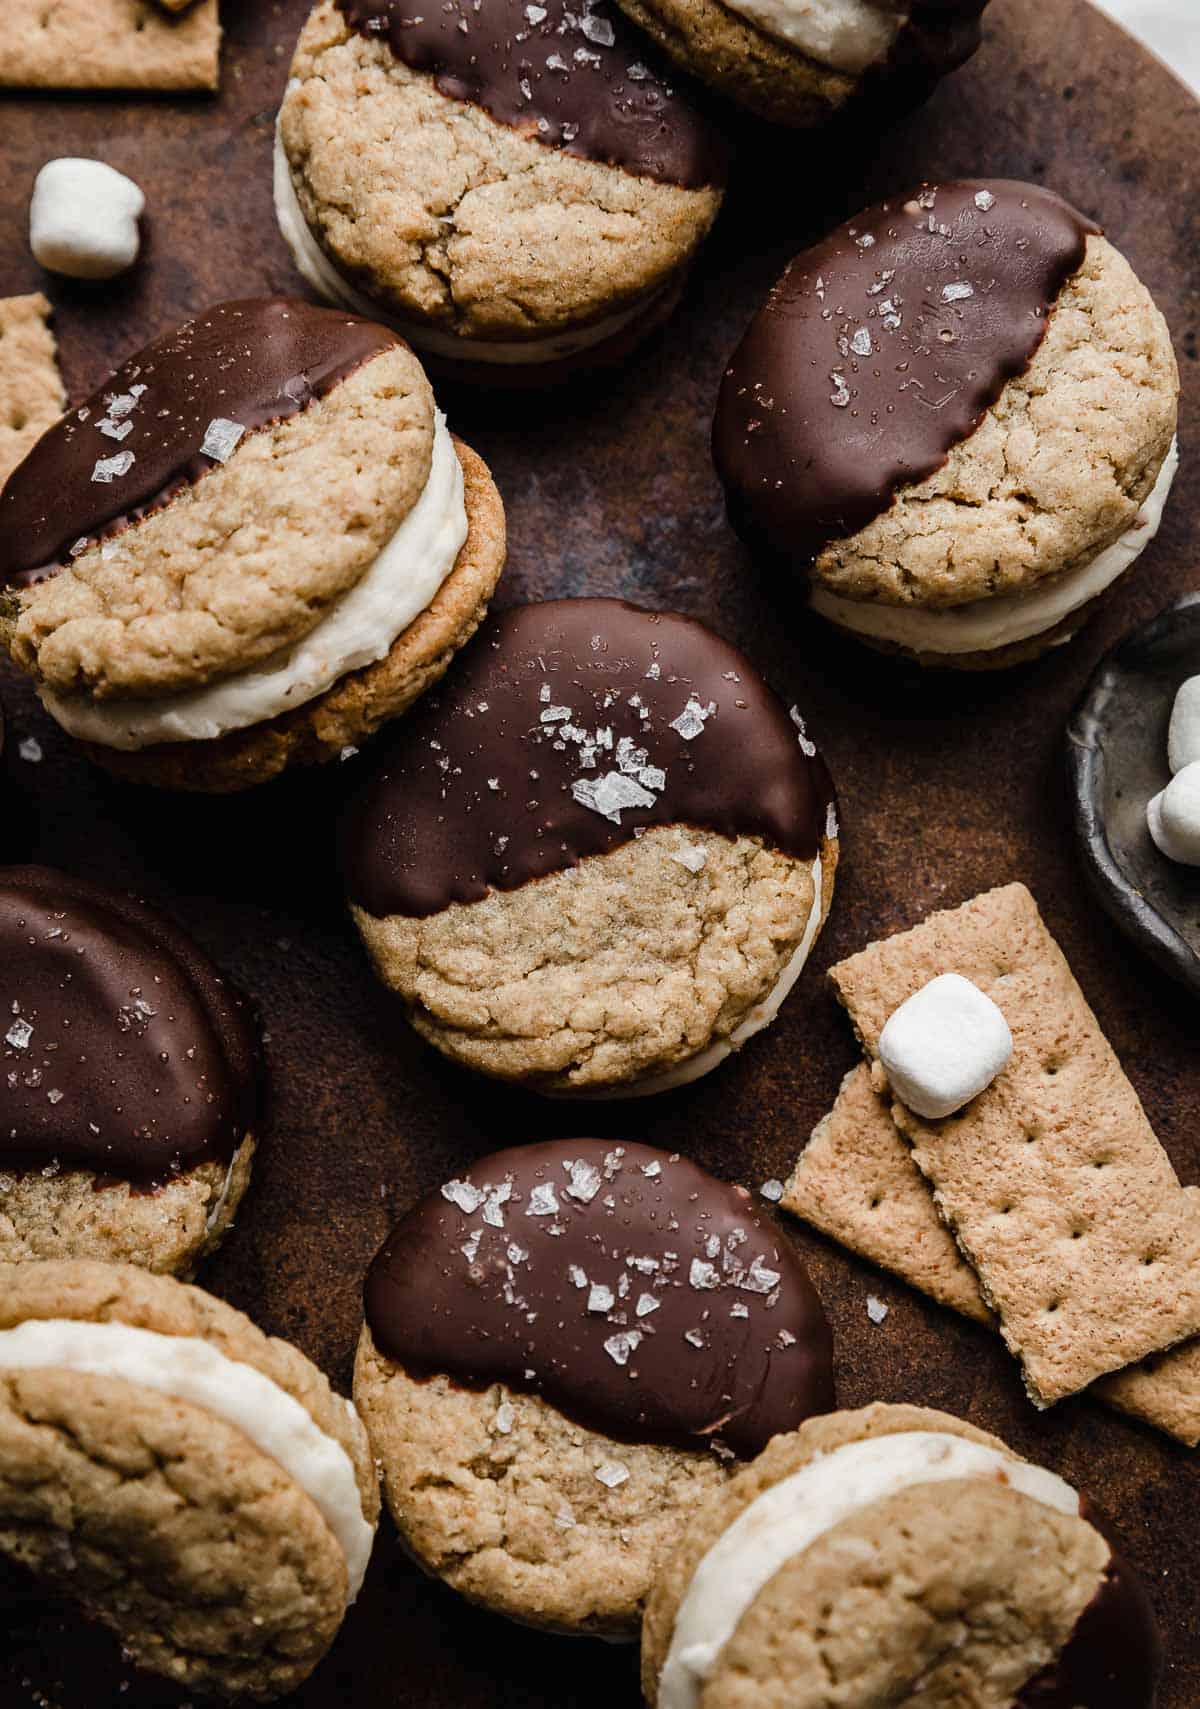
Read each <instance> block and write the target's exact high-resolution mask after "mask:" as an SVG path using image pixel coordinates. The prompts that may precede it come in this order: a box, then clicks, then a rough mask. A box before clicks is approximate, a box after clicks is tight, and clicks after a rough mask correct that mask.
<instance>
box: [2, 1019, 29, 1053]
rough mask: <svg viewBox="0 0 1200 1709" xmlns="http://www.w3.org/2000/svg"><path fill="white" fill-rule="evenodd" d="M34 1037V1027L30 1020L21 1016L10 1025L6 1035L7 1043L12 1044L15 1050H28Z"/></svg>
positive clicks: (5, 1040)
mask: <svg viewBox="0 0 1200 1709" xmlns="http://www.w3.org/2000/svg"><path fill="white" fill-rule="evenodd" d="M32 1037H33V1028H32V1027H31V1026H30V1024H29V1022H28V1021H26V1020H22V1019H21V1017H20V1016H18V1017H17V1019H16V1020H15V1021H14V1022H13V1024H12V1026H11V1027H9V1029H8V1031H7V1032H6V1033H5V1035H4V1042H5V1044H11V1045H12V1047H13V1049H14V1050H28V1049H29V1041H30V1039H31V1038H32Z"/></svg>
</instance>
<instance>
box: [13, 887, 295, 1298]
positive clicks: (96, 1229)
mask: <svg viewBox="0 0 1200 1709" xmlns="http://www.w3.org/2000/svg"><path fill="white" fill-rule="evenodd" d="M0 1014H2V1015H3V1020H2V1021H0V1026H3V1027H4V1028H5V1029H6V1030H5V1032H4V1034H3V1036H2V1037H0V1070H2V1072H0V1263H12V1262H14V1261H16V1260H22V1261H24V1260H35V1259H51V1258H96V1259H103V1260H104V1261H105V1262H108V1263H128V1264H137V1265H140V1266H141V1267H142V1268H144V1269H147V1270H156V1271H162V1272H168V1273H171V1274H174V1275H183V1276H185V1275H190V1274H191V1273H192V1271H193V1270H194V1269H195V1268H196V1265H197V1264H198V1263H199V1262H200V1260H201V1259H202V1258H203V1257H205V1256H206V1254H208V1253H209V1252H211V1251H213V1250H214V1248H215V1247H216V1246H218V1245H219V1244H220V1242H221V1240H222V1239H223V1238H224V1236H225V1234H226V1233H227V1232H228V1230H229V1228H230V1227H231V1226H232V1224H233V1220H234V1217H235V1216H236V1214H237V1210H238V1206H239V1204H240V1203H241V1200H242V1197H243V1195H244V1194H245V1191H246V1188H247V1187H248V1185H249V1183H250V1169H251V1161H252V1159H253V1156H254V1149H255V1144H256V1138H257V1135H258V1132H259V1129H260V1126H261V1112H262V1102H263V1100H262V1091H261V1084H260V1082H261V1069H260V1063H259V1050H258V1038H257V1032H256V1029H255V1027H254V1025H253V1022H252V1020H251V1017H250V1011H249V1006H248V1004H247V1003H246V1000H245V999H244V998H243V997H241V996H239V994H238V993H237V992H236V991H235V990H233V989H232V987H230V986H229V985H228V984H227V983H226V981H225V980H224V979H223V978H222V976H221V975H220V973H218V971H217V969H216V968H215V967H214V966H213V965H212V963H211V962H210V961H209V960H208V958H207V956H205V955H204V953H203V952H202V951H201V950H200V949H199V948H198V947H197V946H196V945H195V944H194V943H193V942H192V941H191V940H190V938H188V937H186V936H185V935H184V933H183V932H181V931H180V930H179V929H178V927H176V926H174V925H173V924H172V923H171V922H170V921H169V920H167V919H165V918H164V917H163V916H162V915H161V914H159V913H158V912H157V911H156V910H154V909H151V908H148V907H147V906H146V905H145V904H144V903H141V902H137V901H135V900H133V899H132V898H131V897H128V896H122V895H119V894H118V893H116V892H114V891H109V890H105V889H102V888H101V887H100V886H99V885H95V884H92V883H89V882H87V881H85V880H83V879H78V878H71V877H69V876H68V875H67V874H66V873H60V872H53V871H51V870H50V869H49V868H48V867H6V868H4V870H3V873H2V874H0Z"/></svg>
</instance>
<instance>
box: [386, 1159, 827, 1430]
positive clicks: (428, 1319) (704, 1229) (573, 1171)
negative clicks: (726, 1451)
mask: <svg viewBox="0 0 1200 1709" xmlns="http://www.w3.org/2000/svg"><path fill="white" fill-rule="evenodd" d="M365 1305H366V1317H367V1323H368V1325H369V1326H370V1330H371V1334H372V1336H373V1338H374V1340H375V1343H376V1346H377V1347H378V1348H379V1349H380V1351H381V1352H383V1353H384V1354H385V1355H386V1356H387V1357H388V1358H390V1359H392V1360H394V1361H395V1362H396V1363H397V1364H399V1365H402V1366H403V1367H404V1368H405V1370H406V1371H408V1372H409V1373H410V1374H412V1375H414V1376H418V1377H421V1376H429V1375H433V1374H435V1373H445V1374H448V1375H449V1376H451V1377H453V1378H454V1379H455V1381H456V1382H459V1383H461V1384H462V1385H463V1386H465V1387H469V1388H475V1389H482V1388H486V1387H487V1386H488V1385H489V1384H491V1383H505V1384H506V1385H507V1386H508V1387H510V1388H512V1389H517V1390H521V1391H524V1392H527V1393H534V1394H539V1395H542V1396H544V1397H545V1399H546V1400H548V1401H549V1402H551V1403H552V1404H553V1405H554V1406H556V1407H558V1408H560V1409H561V1410H562V1411H563V1412H565V1413H568V1414H569V1415H570V1416H571V1417H573V1418H575V1419H577V1420H578V1421H579V1422H580V1423H582V1424H586V1425H587V1426H588V1427H589V1428H591V1429H594V1430H599V1431H602V1432H605V1433H606V1434H609V1435H612V1436H616V1437H619V1438H621V1439H623V1440H626V1441H660V1440H669V1441H673V1442H682V1443H686V1444H689V1445H691V1446H694V1447H699V1446H703V1445H704V1444H705V1443H707V1442H709V1441H710V1440H712V1439H713V1438H714V1437H719V1438H720V1439H721V1440H722V1441H723V1442H724V1443H725V1444H726V1445H727V1446H728V1447H729V1448H731V1449H733V1450H734V1452H735V1453H737V1454H739V1455H741V1456H743V1457H746V1458H749V1457H751V1456H753V1455H754V1454H757V1453H758V1452H759V1451H760V1450H761V1449H762V1448H764V1447H765V1446H766V1444H767V1443H768V1442H769V1441H770V1439H771V1437H772V1436H774V1435H775V1434H776V1433H777V1432H779V1431H781V1430H794V1429H795V1428H796V1427H797V1425H799V1424H801V1423H802V1422H803V1421H804V1419H806V1418H808V1417H811V1416H812V1415H813V1414H814V1413H817V1412H827V1411H829V1410H830V1409H831V1408H832V1407H833V1405H834V1394H833V1363H832V1342H831V1338H830V1333H829V1326H828V1324H827V1323H826V1321H825V1315H824V1313H823V1311H822V1310H821V1303H820V1301H819V1299H818V1298H817V1295H816V1292H815V1290H814V1289H813V1286H812V1283H811V1282H810V1281H809V1279H808V1275H807V1272H806V1271H805V1269H804V1266H803V1265H802V1264H801V1262H800V1260H799V1258H798V1257H797V1256H796V1254H795V1252H794V1251H793V1249H792V1248H791V1246H790V1245H789V1244H788V1242H787V1239H786V1237H785V1236H784V1235H783V1234H782V1233H781V1231H780V1230H779V1228H778V1227H777V1226H776V1225H775V1223H774V1221H773V1219H772V1218H771V1217H770V1216H769V1215H768V1214H767V1213H766V1212H765V1211H764V1210H762V1209H760V1208H759V1207H758V1206H756V1205H755V1204H754V1203H753V1202H752V1200H751V1198H750V1195H749V1194H748V1193H747V1192H746V1191H745V1190H744V1189H743V1188H740V1187H730V1186H727V1185H726V1184H725V1183H724V1182H723V1181H718V1180H716V1179H715V1178H714V1177H713V1176H711V1175H707V1174H705V1173H704V1171H703V1170H702V1169H698V1168H696V1166H695V1165H694V1164H693V1163H689V1162H688V1161H687V1160H686V1159H684V1158H681V1157H678V1156H669V1155H668V1154H667V1153H666V1152H664V1151H655V1150H653V1149H651V1148H650V1147H649V1146H644V1145H633V1144H628V1143H626V1144H619V1143H617V1142H615V1141H612V1140H599V1139H574V1140H554V1141H551V1142H550V1143H548V1144H542V1145H528V1146H518V1147H515V1148H514V1149H512V1150H510V1151H500V1152H497V1153H495V1154H494V1155H493V1156H491V1157H486V1158H484V1159H482V1160H481V1161H480V1162H479V1163H477V1164H474V1165H473V1166H472V1167H471V1168H470V1169H467V1170H466V1171H465V1172H464V1174H463V1176H462V1179H461V1180H457V1181H452V1182H449V1183H447V1184H446V1185H445V1186H443V1187H442V1188H441V1190H440V1192H437V1193H432V1194H431V1195H430V1196H429V1197H428V1198H427V1199H424V1200H423V1201H422V1202H421V1203H420V1204H418V1205H417V1206H416V1208H415V1209H414V1210H412V1211H411V1212H410V1213H409V1215H408V1216H407V1217H405V1219H404V1220H403V1221H402V1222H401V1223H399V1224H398V1225H397V1227H396V1228H395V1229H394V1230H393V1232H392V1234H391V1235H390V1237H389V1238H388V1240H387V1242H386V1243H385V1245H384V1247H383V1248H382V1250H381V1251H380V1253H379V1256H378V1257H377V1258H376V1259H375V1262H374V1264H373V1265H372V1266H371V1269H370V1271H369V1272H368V1275H367V1282H366V1290H365Z"/></svg>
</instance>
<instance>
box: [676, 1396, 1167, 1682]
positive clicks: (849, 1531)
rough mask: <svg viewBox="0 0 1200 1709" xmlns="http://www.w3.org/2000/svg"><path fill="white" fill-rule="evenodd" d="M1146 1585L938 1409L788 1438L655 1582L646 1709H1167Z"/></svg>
mask: <svg viewBox="0 0 1200 1709" xmlns="http://www.w3.org/2000/svg"><path fill="white" fill-rule="evenodd" d="M1161 1666H1162V1658H1161V1652H1160V1648H1159V1642H1158V1636H1157V1632H1156V1629H1155V1625H1154V1617H1153V1614H1152V1612H1151V1609H1150V1605H1149V1603H1148V1601H1147V1599H1146V1594H1145V1592H1144V1590H1143V1589H1142V1586H1141V1584H1140V1582H1139V1581H1138V1579H1137V1577H1136V1575H1135V1573H1134V1571H1133V1569H1132V1568H1131V1567H1130V1566H1129V1564H1128V1562H1126V1561H1125V1560H1124V1559H1123V1558H1122V1557H1121V1556H1120V1555H1119V1554H1118V1553H1115V1552H1114V1550H1113V1548H1112V1546H1111V1544H1110V1543H1109V1542H1108V1540H1107V1538H1106V1537H1105V1535H1104V1534H1103V1533H1102V1532H1101V1531H1100V1530H1099V1529H1098V1528H1097V1525H1096V1524H1095V1523H1094V1521H1093V1518H1092V1515H1091V1512H1090V1509H1089V1507H1088V1504H1087V1502H1086V1500H1084V1499H1083V1498H1081V1497H1080V1495H1079V1494H1078V1493H1077V1492H1076V1491H1075V1490H1074V1489H1072V1488H1071V1486H1070V1485H1069V1484H1067V1483H1064V1481H1063V1480H1062V1479H1061V1478H1060V1477H1058V1476H1057V1475H1056V1474H1055V1473H1053V1472H1049V1471H1046V1470H1044V1469H1043V1468H1042V1467H1040V1466H1036V1465H1031V1464H1030V1463H1029V1462H1028V1461H1026V1460H1022V1459H1020V1458H1019V1457H1018V1456H1017V1455H1016V1454H1014V1453H1013V1451H1012V1450H1011V1449H1010V1448H1007V1447H1006V1446H1005V1444H1004V1443H1003V1442H1001V1441H999V1440H998V1439H997V1438H996V1437H994V1436H989V1435H986V1434H985V1433H984V1432H983V1431H981V1430H976V1429H975V1428H973V1426H971V1425H969V1424H965V1423H963V1422H962V1420H961V1419H958V1418H952V1417H949V1416H947V1415H946V1414H945V1413H941V1412H931V1411H928V1410H926V1409H925V1408H922V1407H913V1406H879V1405H876V1406H869V1407H867V1408H866V1409H865V1410H863V1411H861V1412H844V1413H835V1414H834V1415H833V1416H831V1417H828V1418H818V1419H813V1420H811V1421H810V1422H809V1423H807V1424H805V1425H804V1426H803V1427H802V1428H801V1429H800V1430H799V1431H798V1432H796V1433H795V1434H793V1435H790V1436H781V1437H778V1438H777V1439H776V1440H775V1441H774V1442H772V1443H771V1445H770V1447H769V1448H768V1449H767V1450H766V1452H765V1453H764V1454H762V1455H761V1456H760V1457H759V1459H757V1460H756V1461H755V1462H754V1463H753V1465H751V1466H748V1467H747V1468H746V1469H745V1471H743V1472H740V1473H739V1475H738V1476H737V1477H735V1478H733V1479H732V1480H731V1481H730V1482H729V1483H728V1484H727V1485H726V1486H725V1487H724V1488H723V1489H720V1490H718V1491H717V1492H716V1493H715V1494H714V1495H713V1496H711V1497H710V1498H709V1500H708V1501H707V1502H706V1504H705V1506H704V1507H703V1508H702V1509H701V1511H700V1512H699V1513H697V1514H696V1516H695V1518H694V1519H693V1520H692V1522H691V1523H690V1525H689V1526H688V1528H687V1530H686V1531H685V1532H684V1534H683V1536H682V1538H681V1539H680V1541H679V1543H678V1546H677V1548H676V1549H675V1551H674V1553H673V1554H672V1555H671V1556H670V1557H668V1559H667V1560H666V1563H665V1565H664V1567H663V1570H662V1573H661V1575H660V1577H659V1578H658V1580H657V1581H656V1583H655V1586H654V1590H653V1593H652V1595H651V1598H650V1603H649V1607H648V1609H647V1612H646V1620H645V1626H644V1629H643V1634H642V1678H643V1685H644V1689H645V1695H646V1701H647V1703H648V1704H650V1705H651V1709H700V1706H701V1705H703V1709H749V1706H750V1705H754V1709H828V1706H829V1705H831V1704H833V1703H837V1704H845V1706H846V1709H899V1706H900V1705H905V1706H908V1705H912V1706H913V1709H915V1706H916V1705H918V1704H919V1705H920V1709H962V1706H963V1705H966V1704H972V1705H979V1706H980V1709H983V1706H985V1705H986V1706H987V1709H1153V1704H1154V1700H1155V1688H1156V1685H1157V1682H1158V1678H1159V1674H1160V1672H1161Z"/></svg>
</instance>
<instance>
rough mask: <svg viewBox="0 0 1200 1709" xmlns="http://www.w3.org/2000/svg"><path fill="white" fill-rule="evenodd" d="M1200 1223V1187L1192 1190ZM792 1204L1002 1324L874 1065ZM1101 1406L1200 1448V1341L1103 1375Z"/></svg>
mask: <svg viewBox="0 0 1200 1709" xmlns="http://www.w3.org/2000/svg"><path fill="white" fill-rule="evenodd" d="M1185 1191H1186V1194H1187V1197H1188V1200H1189V1202H1190V1204H1191V1206H1192V1213H1193V1215H1194V1216H1196V1217H1197V1219H1198V1220H1200V1187H1188V1188H1186V1189H1185ZM782 1203H783V1206H784V1208H785V1209H786V1210H789V1211H791V1212H792V1214H793V1215H794V1216H798V1217H801V1218H802V1219H803V1220H804V1221H805V1222H808V1223H811V1224H812V1225H813V1227H814V1228H819V1229H820V1230H821V1232H822V1233H823V1234H827V1235H829V1236H830V1237H831V1238H832V1239H834V1240H837V1241H839V1242H840V1243H841V1244H842V1245H843V1246H848V1247H849V1248H850V1250H851V1251H852V1252H857V1253H858V1254H859V1256H860V1257H863V1258H867V1259H869V1260H870V1261H871V1262H872V1263H873V1264H878V1265H879V1267H880V1268H881V1269H883V1270H889V1271H891V1273H892V1274H893V1275H896V1276H899V1277H900V1278H901V1280H902V1281H905V1282H907V1283H908V1284H909V1286H910V1287H913V1288H917V1289H918V1290H919V1291H920V1292H921V1293H923V1294H928V1295H929V1297H930V1298H931V1299H934V1300H937V1301H938V1302H939V1303H940V1304H941V1305H945V1306H949V1307H950V1308H951V1310H953V1311H957V1312H960V1313H961V1314H962V1315H963V1316H964V1317H970V1318H974V1319H975V1321H976V1322H977V1323H986V1324H987V1325H988V1326H989V1327H990V1328H992V1329H995V1328H997V1324H996V1320H995V1318H994V1317H993V1315H992V1313H991V1312H990V1311H989V1310H988V1308H987V1305H986V1303H985V1302H984V1298H983V1295H982V1293H981V1292H980V1291H979V1283H978V1281H977V1279H976V1276H975V1272H974V1270H972V1269H971V1266H970V1265H969V1264H968V1263H967V1262H966V1260H965V1259H964V1258H963V1256H962V1254H961V1252H960V1251H959V1250H958V1247H957V1245H956V1244H955V1240H954V1236H953V1235H952V1234H951V1233H950V1230H949V1229H948V1228H947V1227H946V1225H945V1223H944V1222H943V1221H942V1219H941V1217H940V1216H939V1215H938V1212H937V1206H936V1205H935V1204H934V1202H933V1195H932V1193H931V1192H930V1191H929V1187H928V1184H927V1183H926V1181H925V1179H924V1177H923V1176H922V1174H921V1171H920V1170H919V1169H918V1168H917V1166H916V1164H915V1163H914V1162H913V1157H912V1153H911V1151H910V1150H909V1148H908V1144H907V1141H906V1140H905V1138H904V1136H903V1134H901V1132H900V1130H899V1128H898V1127H897V1126H896V1124H895V1122H894V1121H893V1120H892V1110H891V1100H890V1098H889V1097H888V1096H887V1095H885V1094H882V1093H879V1092H876V1091H875V1089H874V1087H873V1086H872V1084H871V1070H870V1068H868V1067H867V1065H866V1064H865V1063H864V1064H862V1065H861V1066H860V1067H858V1068H856V1069H855V1070H854V1071H853V1073H851V1074H849V1075H847V1077H846V1079H845V1081H844V1082H843V1084H842V1089H841V1091H840V1092H839V1094H838V1100H837V1103H836V1104H835V1105H834V1107H833V1109H832V1110H831V1111H830V1112H829V1114H828V1115H827V1116H826V1117H825V1118H824V1120H823V1121H821V1122H820V1123H818V1125H817V1127H816V1128H815V1130H814V1132H813V1136H812V1139H811V1140H810V1142H809V1144H808V1146H807V1148H806V1150H805V1151H804V1152H803V1153H802V1155H801V1157H800V1159H799V1161H798V1162H797V1164H796V1167H795V1169H794V1170H793V1172H792V1176H791V1179H790V1180H789V1181H788V1183H787V1186H786V1187H785V1189H784V1194H783V1199H782ZM1090 1392H1091V1393H1092V1394H1094V1395H1095V1397H1096V1399H1097V1400H1103V1401H1104V1402H1105V1403H1106V1404H1107V1405H1109V1406H1113V1407H1116V1408H1117V1409H1118V1410H1119V1411H1121V1412H1124V1413H1127V1414H1129V1415H1130V1416H1131V1417H1133V1418H1138V1419H1141V1420H1142V1422H1143V1423H1145V1424H1151V1425H1153V1426H1154V1427H1155V1429H1157V1430H1162V1431H1164V1432H1165V1433H1166V1434H1167V1435H1168V1436H1174V1437H1175V1438H1176V1439H1177V1440H1178V1441H1180V1442H1183V1443H1186V1445H1187V1446H1188V1447H1189V1448H1194V1447H1196V1445H1197V1444H1198V1443H1200V1341H1188V1342H1184V1343H1183V1344H1182V1345H1181V1346H1179V1347H1174V1348H1172V1349H1171V1350H1170V1351H1169V1352H1166V1353H1159V1354H1155V1355H1153V1356H1152V1357H1151V1358H1150V1359H1148V1360H1146V1361H1144V1362H1143V1363H1142V1364H1140V1365H1130V1366H1129V1367H1128V1369H1127V1370H1124V1371H1118V1372H1117V1373H1116V1374H1115V1375H1114V1376H1110V1377H1102V1378H1101V1379H1100V1380H1099V1382H1097V1383H1096V1385H1095V1387H1094V1388H1093V1389H1092V1390H1091V1391H1090Z"/></svg>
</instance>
